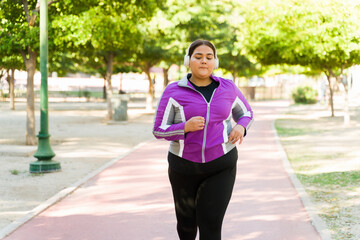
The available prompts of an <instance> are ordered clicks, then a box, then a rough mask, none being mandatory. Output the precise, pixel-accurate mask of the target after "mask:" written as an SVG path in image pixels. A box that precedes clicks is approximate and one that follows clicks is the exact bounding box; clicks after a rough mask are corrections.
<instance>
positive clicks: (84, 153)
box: [0, 102, 153, 229]
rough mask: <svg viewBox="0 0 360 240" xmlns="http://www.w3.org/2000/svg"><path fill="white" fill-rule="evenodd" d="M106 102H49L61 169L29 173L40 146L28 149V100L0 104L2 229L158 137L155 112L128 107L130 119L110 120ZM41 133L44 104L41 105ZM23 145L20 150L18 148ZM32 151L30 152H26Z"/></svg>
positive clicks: (37, 121) (56, 158)
mask: <svg viewBox="0 0 360 240" xmlns="http://www.w3.org/2000/svg"><path fill="white" fill-rule="evenodd" d="M105 109H106V103H101V102H100V103H90V102H72V103H71V102H68V103H58V102H53V103H52V102H51V103H49V133H50V134H51V138H50V139H51V146H52V149H53V151H54V152H55V154H56V156H55V157H54V159H53V160H55V161H59V162H60V164H61V171H60V172H55V173H48V174H30V173H29V170H28V169H29V164H30V162H32V161H36V160H37V159H35V158H34V157H33V156H32V153H33V152H34V151H35V150H36V149H37V146H34V147H30V148H26V149H24V145H25V126H26V125H25V123H26V119H25V117H26V111H25V103H24V102H17V103H16V110H15V111H12V110H9V103H6V102H0V126H1V128H0V146H1V148H0V176H1V178H0V229H2V228H3V227H5V226H6V225H8V224H9V223H11V222H12V221H14V220H15V219H17V218H19V217H21V216H23V215H25V214H26V213H27V212H28V211H30V210H32V209H33V208H34V207H36V206H38V205H39V204H40V203H42V202H44V201H45V200H47V199H48V198H50V197H52V196H53V195H54V194H56V193H58V192H59V191H61V190H62V189H64V188H66V187H68V186H70V185H71V184H73V183H75V182H76V181H78V180H79V179H81V178H83V177H85V176H86V175H87V174H89V173H90V172H92V171H94V170H96V169H98V168H99V167H101V166H102V165H104V164H105V163H107V162H109V161H110V160H112V159H114V158H117V157H119V156H121V155H122V154H125V153H127V152H129V151H130V150H131V149H132V148H133V147H134V146H136V145H138V144H139V143H141V142H145V141H148V140H150V139H152V138H153V135H152V122H153V114H152V113H146V112H145V111H144V109H143V108H141V107H139V106H137V105H133V106H131V105H130V106H129V111H128V114H129V121H127V122H107V121H106V120H105V116H106V110H105ZM35 113H36V132H37V133H38V132H39V126H40V125H39V119H40V117H39V103H37V104H36V110H35ZM19 147H20V149H19ZM26 155H28V156H26Z"/></svg>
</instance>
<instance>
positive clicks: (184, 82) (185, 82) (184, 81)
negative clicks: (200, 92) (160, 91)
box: [178, 73, 220, 88]
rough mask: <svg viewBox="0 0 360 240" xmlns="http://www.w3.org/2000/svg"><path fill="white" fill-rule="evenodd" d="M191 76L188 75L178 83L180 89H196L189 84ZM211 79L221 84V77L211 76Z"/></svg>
mask: <svg viewBox="0 0 360 240" xmlns="http://www.w3.org/2000/svg"><path fill="white" fill-rule="evenodd" d="M189 75H190V76H191V73H188V74H186V75H185V76H184V77H183V78H182V79H180V80H179V82H178V86H180V87H191V88H194V87H193V86H192V85H191V83H189V80H188V77H189ZM210 78H211V79H213V80H215V81H217V82H220V78H219V77H215V76H214V75H212V74H211V75H210Z"/></svg>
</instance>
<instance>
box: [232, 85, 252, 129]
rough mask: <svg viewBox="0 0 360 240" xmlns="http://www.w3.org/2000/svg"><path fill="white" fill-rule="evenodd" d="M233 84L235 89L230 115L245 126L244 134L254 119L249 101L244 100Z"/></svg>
mask: <svg viewBox="0 0 360 240" xmlns="http://www.w3.org/2000/svg"><path fill="white" fill-rule="evenodd" d="M233 86H234V91H235V101H234V103H233V106H232V116H233V119H234V121H235V122H236V123H237V124H239V125H241V126H243V127H244V128H245V133H244V136H245V135H246V133H247V131H248V129H249V128H250V126H251V124H252V122H253V120H254V115H253V111H252V109H251V107H250V105H249V103H248V102H247V101H246V99H245V97H244V95H243V94H242V93H241V92H240V90H239V88H238V87H237V86H236V85H235V84H234V85H233Z"/></svg>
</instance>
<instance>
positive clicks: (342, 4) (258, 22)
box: [243, 0, 360, 71]
mask: <svg viewBox="0 0 360 240" xmlns="http://www.w3.org/2000/svg"><path fill="white" fill-rule="evenodd" d="M314 5H315V6H314ZM244 7H246V8H247V10H246V12H247V15H246V17H245V21H244V24H243V26H244V28H245V29H246V34H244V38H245V45H246V48H247V51H248V53H250V54H252V55H253V56H255V57H256V58H257V59H258V61H260V62H261V63H262V64H265V65H272V64H283V63H286V64H291V65H302V66H310V67H311V68H312V69H314V70H322V71H324V70H328V69H332V70H334V71H337V70H338V69H341V68H342V67H345V68H346V67H349V66H352V65H354V64H356V63H360V48H359V43H360V35H359V32H360V22H359V20H358V19H357V16H358V12H359V8H360V4H359V2H357V3H356V1H335V0H326V1H325V0H321V1H316V2H314V1H310V0H304V1H290V0H285V1H267V0H255V1H251V3H248V2H246V6H244Z"/></svg>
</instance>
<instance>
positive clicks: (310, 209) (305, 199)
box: [271, 120, 332, 240]
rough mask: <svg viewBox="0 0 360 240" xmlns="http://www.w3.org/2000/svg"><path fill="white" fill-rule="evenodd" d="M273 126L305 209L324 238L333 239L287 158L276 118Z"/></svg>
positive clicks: (282, 158) (287, 167)
mask: <svg viewBox="0 0 360 240" xmlns="http://www.w3.org/2000/svg"><path fill="white" fill-rule="evenodd" d="M271 128H272V129H273V131H274V136H275V141H276V145H277V147H278V151H279V153H280V155H281V160H282V163H283V166H284V168H285V171H286V172H287V174H288V176H289V178H290V180H291V182H292V184H293V186H294V187H295V189H296V191H297V193H298V194H299V196H300V199H301V202H302V204H303V205H304V208H305V211H306V212H307V214H308V215H309V217H310V220H311V223H312V225H313V226H314V227H315V230H316V231H317V232H318V233H319V235H320V237H321V239H322V240H332V238H331V230H329V229H328V228H327V226H326V224H325V222H324V221H323V220H322V219H321V218H320V217H319V215H318V214H317V209H316V207H315V206H314V204H313V203H312V201H311V199H310V196H309V195H308V194H307V193H306V191H305V188H304V186H303V185H302V184H301V182H300V181H299V179H298V178H297V176H296V174H295V172H294V169H293V168H292V167H291V164H290V162H289V159H288V158H287V155H286V153H285V150H284V148H283V147H282V145H281V142H280V138H279V135H278V133H277V131H276V128H275V120H273V121H272V124H271Z"/></svg>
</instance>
